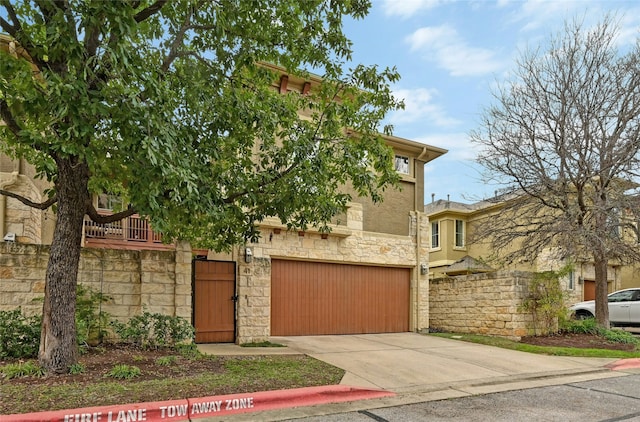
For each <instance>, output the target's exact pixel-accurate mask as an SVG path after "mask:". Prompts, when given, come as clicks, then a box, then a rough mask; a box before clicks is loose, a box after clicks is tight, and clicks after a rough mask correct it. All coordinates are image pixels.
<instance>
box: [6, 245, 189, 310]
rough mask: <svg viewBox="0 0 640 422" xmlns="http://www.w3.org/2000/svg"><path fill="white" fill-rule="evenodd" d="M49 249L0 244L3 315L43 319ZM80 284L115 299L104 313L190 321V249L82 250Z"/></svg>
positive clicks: (184, 246) (181, 246)
mask: <svg viewBox="0 0 640 422" xmlns="http://www.w3.org/2000/svg"><path fill="white" fill-rule="evenodd" d="M48 259H49V246H43V245H33V244H21V243H9V242H0V310H12V309H15V308H17V307H18V306H20V307H21V308H22V309H23V311H24V312H25V313H26V314H29V315H33V314H40V313H41V312H42V302H41V301H39V300H38V299H40V298H43V297H44V285H45V274H46V269H47V261H48ZM78 282H79V283H82V284H83V285H86V286H88V287H90V288H91V289H93V290H95V291H98V292H102V293H104V294H105V295H106V296H108V297H109V298H110V299H109V301H108V302H107V303H105V304H103V307H102V309H103V310H104V311H106V312H108V313H109V314H110V315H111V316H112V317H114V318H116V319H119V320H122V321H126V320H127V319H129V318H130V317H132V316H134V315H138V314H140V313H142V312H144V311H148V312H151V313H162V314H165V315H171V316H180V317H183V318H186V319H187V320H188V321H191V287H192V284H191V248H190V247H189V245H188V244H187V243H184V242H181V243H180V244H179V245H178V247H177V249H176V251H127V250H115V249H90V248H83V249H82V255H81V258H80V267H79V274H78Z"/></svg>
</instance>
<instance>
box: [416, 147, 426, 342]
mask: <svg viewBox="0 0 640 422" xmlns="http://www.w3.org/2000/svg"><path fill="white" fill-rule="evenodd" d="M426 155H427V147H423V148H422V152H421V153H420V155H419V156H418V158H417V159H416V160H414V164H413V174H414V175H415V174H416V170H417V166H418V161H420V162H422V161H423V160H424V157H425V156H426ZM423 167H424V164H423ZM423 178H424V175H423ZM417 186H418V181H416V187H417ZM413 195H414V200H413V204H414V212H415V214H416V266H415V270H414V274H415V275H414V282H415V283H416V320H415V331H416V332H419V331H420V328H421V325H420V305H421V301H420V298H421V295H420V265H421V262H420V259H421V255H420V252H421V245H422V235H421V234H422V230H421V227H422V216H421V215H420V214H421V212H420V210H419V207H418V199H419V198H420V195H419V194H418V189H414V193H413Z"/></svg>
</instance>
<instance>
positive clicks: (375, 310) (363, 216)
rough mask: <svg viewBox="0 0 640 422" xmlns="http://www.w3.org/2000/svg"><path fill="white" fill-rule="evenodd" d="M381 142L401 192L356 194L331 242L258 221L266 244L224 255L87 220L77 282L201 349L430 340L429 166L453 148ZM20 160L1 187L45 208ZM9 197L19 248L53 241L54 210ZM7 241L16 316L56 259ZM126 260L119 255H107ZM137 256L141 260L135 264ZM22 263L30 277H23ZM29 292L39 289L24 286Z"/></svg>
mask: <svg viewBox="0 0 640 422" xmlns="http://www.w3.org/2000/svg"><path fill="white" fill-rule="evenodd" d="M314 83H319V81H318V80H317V79H315V78H314V77H311V78H310V79H309V80H306V79H301V78H297V77H293V76H291V75H284V74H283V75H282V77H281V78H280V80H279V81H277V83H275V84H274V89H278V90H280V92H282V93H285V92H290V91H298V92H302V93H303V92H305V90H307V89H309V87H310V86H311V85H312V84H314ZM384 139H385V141H386V142H387V144H388V145H389V146H390V147H391V148H393V150H394V152H395V165H396V170H397V171H398V172H399V173H400V176H401V181H400V185H401V186H400V189H388V190H387V191H385V200H384V201H383V202H382V203H378V204H374V203H373V202H371V201H370V200H368V199H366V198H359V197H357V196H354V197H353V202H352V203H351V204H349V207H348V210H347V211H346V213H345V214H344V215H343V216H338V218H337V219H336V221H335V222H334V224H332V225H331V231H330V232H329V233H324V232H323V233H321V232H320V231H318V230H315V229H313V228H310V229H308V230H307V231H304V232H303V231H299V232H293V231H288V230H287V227H286V226H285V225H283V224H282V223H281V222H280V221H279V220H277V219H267V220H264V221H261V222H260V223H258V225H259V227H260V230H261V238H260V240H259V241H258V242H257V243H250V244H246V245H237V246H235V247H234V248H233V249H232V251H231V252H230V253H224V254H220V253H214V252H212V251H207V250H193V251H191V252H190V246H189V245H184V242H178V244H177V245H169V246H167V245H165V244H163V243H161V241H160V240H161V238H160V235H158V234H156V233H154V232H153V231H151V228H150V227H149V226H148V224H147V223H146V221H144V220H141V219H140V218H138V217H136V216H133V217H131V218H129V219H127V220H125V221H124V222H122V223H117V224H109V225H96V224H93V223H91V222H88V221H87V222H86V223H85V227H84V242H85V243H84V246H85V249H84V252H83V259H84V260H85V261H83V262H84V263H82V262H81V270H80V276H79V280H80V281H81V282H87V283H89V284H91V283H93V284H94V285H96V286H99V287H100V289H103V288H104V291H105V292H106V293H108V294H109V295H110V296H112V297H115V299H114V302H113V303H110V304H105V309H106V310H107V311H108V312H110V313H111V314H112V315H114V316H116V317H118V318H126V317H130V316H133V315H135V314H136V313H139V312H141V311H142V310H152V311H153V310H156V311H160V312H164V313H167V314H173V315H178V316H184V317H186V318H190V319H191V321H192V322H193V325H194V326H195V328H196V341H197V342H236V343H248V342H253V341H262V340H265V339H267V338H268V337H269V336H270V335H286V336H289V335H317V334H357V333H383V332H403V331H422V330H425V329H427V328H428V324H429V289H428V281H429V280H428V273H427V268H428V260H429V241H430V238H429V221H428V219H427V218H426V216H425V214H424V166H425V164H426V163H428V162H430V161H432V160H434V159H436V158H438V157H439V156H441V155H443V154H444V153H446V150H444V149H441V148H436V147H433V146H429V145H425V144H422V143H418V142H414V141H411V140H407V139H403V138H399V137H395V136H384ZM18 161H19V162H17V161H15V160H10V159H8V157H3V158H2V161H0V163H2V164H1V165H0V187H2V188H3V189H7V190H10V191H15V192H21V193H22V194H24V195H25V196H28V197H30V198H33V199H34V200H40V199H41V198H42V196H43V194H42V192H43V188H45V187H46V186H42V184H41V183H40V182H39V181H38V180H36V179H35V178H34V176H35V175H34V172H33V169H32V168H31V167H30V166H29V165H27V164H26V163H25V162H24V161H23V160H18ZM345 189H348V188H347V187H345ZM0 198H3V202H1V203H0V213H1V214H0V216H1V217H0V231H1V232H2V233H3V234H5V233H8V232H11V233H13V234H15V236H16V237H15V239H16V243H15V245H27V244H32V245H39V244H44V245H46V244H47V243H49V242H50V240H51V232H52V231H51V227H52V222H53V220H54V219H55V215H54V214H53V213H52V212H51V211H46V212H40V211H32V210H30V209H28V208H26V207H22V206H19V203H18V202H17V201H15V200H14V199H12V198H5V197H3V196H0ZM95 201H96V205H97V207H98V208H99V209H100V210H101V211H102V212H105V213H108V212H110V211H111V210H112V209H113V208H114V206H116V205H117V204H116V202H117V198H111V197H109V196H100V195H98V196H96V198H95ZM6 243H7V242H5V245H2V244H0V251H1V252H2V253H3V257H5V258H3V259H1V260H0V274H2V275H3V277H4V278H5V280H6V281H9V282H8V283H2V284H1V285H0V286H1V287H0V288H1V289H4V290H3V292H4V293H7V290H6V289H9V288H14V287H15V291H11V292H9V293H10V294H11V298H12V299H11V303H9V304H7V303H0V305H3V306H14V307H15V306H16V305H19V304H20V303H26V302H27V301H28V298H29V297H34V295H37V294H38V293H41V289H42V286H43V281H44V270H43V266H46V253H47V252H46V250H44V249H42V248H36V247H33V248H27V247H21V248H18V247H13V246H11V245H8V244H6ZM162 249H165V250H162ZM117 250H120V251H123V252H122V254H117V253H115V252H113V253H112V252H110V253H105V251H117ZM136 251H140V252H141V253H140V257H137V258H136V257H134V255H135V252H136ZM187 254H188V255H187ZM32 256H36V258H35V259H31V258H30V257H32ZM185 256H188V257H189V258H188V262H187V259H185ZM134 258H135V259H134ZM191 258H192V259H191ZM16 263H20V264H19V265H24V270H23V271H14V269H15V265H16ZM31 268H32V269H33V271H31V270H30V269H31ZM151 273H153V274H152V275H153V276H150V275H149V274H151ZM21 283H22V284H21ZM26 283H30V287H28V288H25V287H21V286H22V285H26ZM21 290H22V292H21ZM25 291H26V293H25ZM101 291H102V290H101ZM29 295H30V296H29ZM6 297H9V296H8V295H7V296H6Z"/></svg>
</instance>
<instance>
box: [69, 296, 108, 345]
mask: <svg viewBox="0 0 640 422" xmlns="http://www.w3.org/2000/svg"><path fill="white" fill-rule="evenodd" d="M110 299H111V298H110V297H108V296H105V295H104V294H102V293H101V292H98V291H96V290H93V289H91V288H90V287H86V286H83V285H81V284H78V287H77V288H76V333H77V334H76V335H77V341H78V345H80V346H83V345H96V344H100V343H102V342H103V341H104V339H105V337H106V336H107V335H108V331H107V327H108V326H109V320H110V319H111V316H110V315H109V314H108V313H106V312H104V311H103V310H102V307H101V305H102V304H103V303H105V302H107V301H109V300H110Z"/></svg>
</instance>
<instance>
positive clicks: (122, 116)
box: [0, 0, 400, 373]
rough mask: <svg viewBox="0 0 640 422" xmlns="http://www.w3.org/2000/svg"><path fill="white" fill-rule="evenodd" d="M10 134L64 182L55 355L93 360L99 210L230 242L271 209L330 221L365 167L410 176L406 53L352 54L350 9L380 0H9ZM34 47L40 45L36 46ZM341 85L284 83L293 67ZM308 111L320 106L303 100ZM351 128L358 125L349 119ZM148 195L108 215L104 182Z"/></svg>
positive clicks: (369, 191)
mask: <svg viewBox="0 0 640 422" xmlns="http://www.w3.org/2000/svg"><path fill="white" fill-rule="evenodd" d="M0 7H1V8H0V28H1V29H2V31H4V32H5V33H6V34H7V35H8V37H9V38H8V41H7V40H5V41H6V42H7V43H9V48H8V49H7V50H8V51H6V52H4V53H0V54H1V55H0V117H1V118H2V120H3V121H4V123H5V125H4V127H2V128H0V130H1V133H0V136H1V138H0V140H1V141H2V142H0V147H1V148H2V150H3V151H4V152H5V153H8V154H10V155H11V156H13V157H25V158H26V159H28V160H29V162H31V163H32V164H33V165H35V167H36V168H37V169H38V171H39V172H40V174H41V175H42V176H43V177H46V178H47V179H48V180H49V181H51V182H52V186H53V187H52V189H51V190H50V192H48V194H49V196H48V199H47V200H46V201H45V202H43V203H39V202H38V203H36V202H37V201H33V200H31V199H30V198H22V197H19V196H17V195H14V194H12V193H10V192H5V191H0V194H5V195H11V196H13V197H14V198H16V199H19V200H21V201H22V202H24V203H25V204H28V205H30V206H34V207H37V208H42V209H44V208H46V207H49V206H52V205H54V204H55V211H56V216H57V219H56V226H55V230H54V237H53V243H52V245H51V257H50V260H49V264H48V268H47V273H46V288H45V301H44V307H43V321H42V337H41V343H40V353H39V360H40V363H41V364H42V365H43V366H44V367H45V368H46V369H47V370H49V371H50V372H54V373H55V372H64V371H66V370H67V368H68V367H69V366H70V365H71V364H73V363H74V362H75V361H76V359H77V355H76V353H77V351H76V345H75V322H74V307H75V288H76V282H77V281H76V279H77V271H78V262H79V256H80V246H81V236H82V226H83V219H84V218H85V216H89V217H90V218H91V219H93V220H94V221H97V222H108V221H115V220H117V219H121V218H123V217H125V216H128V215H131V214H132V213H134V212H137V213H140V214H141V215H143V216H147V217H148V218H149V219H150V220H151V222H152V224H153V227H154V228H155V229H157V230H159V231H161V232H163V233H164V235H165V237H166V238H180V239H187V240H193V239H195V240H197V241H198V242H199V244H200V245H203V246H208V247H211V248H215V249H224V248H225V247H229V246H230V245H233V244H238V243H242V242H245V241H247V240H252V239H256V237H257V236H258V233H257V232H256V228H255V223H256V222H259V221H260V220H262V219H263V218H265V217H267V216H277V217H279V218H280V219H281V220H282V221H283V223H286V224H289V225H290V226H292V227H304V226H306V225H308V224H316V225H319V226H320V227H321V228H322V227H324V228H326V222H327V221H329V220H330V219H331V217H333V216H334V215H336V214H337V213H338V212H340V211H341V210H342V209H344V206H345V204H346V202H347V201H348V200H349V199H350V197H349V196H348V195H346V194H343V193H340V187H342V186H344V185H346V184H347V183H349V184H350V185H351V186H353V187H354V188H355V192H357V194H359V195H369V196H371V197H373V198H374V200H377V199H380V193H381V190H382V189H383V188H384V187H385V186H386V185H387V184H388V183H390V182H393V181H395V180H396V175H395V173H394V171H393V169H392V165H391V155H390V154H391V153H390V150H389V149H388V148H387V147H386V146H385V144H384V142H383V140H382V139H381V137H380V134H379V130H380V129H379V123H380V120H381V119H382V118H383V117H384V115H385V114H386V113H387V111H389V110H392V109H395V108H397V107H398V106H400V104H399V103H398V102H397V101H396V100H395V99H394V98H393V97H392V95H391V93H390V89H389V83H390V82H393V81H395V80H396V79H397V78H398V75H397V73H396V72H395V70H393V69H384V70H378V69H377V68H376V67H366V66H361V65H359V66H355V67H353V68H351V69H347V68H346V65H345V62H348V61H350V59H351V43H350V42H349V40H348V39H347V38H346V37H345V35H344V34H343V31H342V21H343V19H344V18H345V17H351V18H363V17H364V16H365V15H366V14H367V12H368V9H369V7H370V4H369V1H368V0H352V1H332V0H304V1H298V0H259V1H258V0H254V1H249V0H198V1H196V0H189V1H187V0H184V1H168V0H157V1H149V0H127V1H104V0H59V1H50V0H24V1H14V0H11V1H9V0H0ZM25 58H28V59H25ZM265 63H272V64H276V65H278V66H281V67H282V68H283V69H284V70H286V71H287V72H289V73H292V74H298V75H299V76H301V77H303V78H308V79H309V80H311V79H312V78H311V77H310V76H309V75H308V74H307V73H306V72H305V71H304V70H303V69H311V70H313V71H314V73H319V74H320V75H322V77H323V80H324V83H323V84H321V85H320V86H318V87H317V88H315V89H312V90H311V91H310V92H309V93H296V92H290V93H288V94H286V95H284V94H281V93H279V92H278V90H276V89H273V83H274V80H276V78H277V77H279V75H277V74H276V73H274V72H273V67H272V66H265V65H264V64H265ZM301 110H303V111H304V112H305V113H304V114H305V115H306V117H304V118H302V117H301V116H300V111H301ZM346 129H348V130H346ZM97 192H110V193H115V194H118V195H121V196H122V197H123V198H124V199H125V201H126V202H127V203H129V204H131V205H130V207H129V208H128V209H125V210H123V211H122V212H120V213H118V214H116V215H114V216H112V217H101V216H100V215H98V213H97V212H96V210H95V209H94V207H93V202H92V199H91V195H92V193H97Z"/></svg>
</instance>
